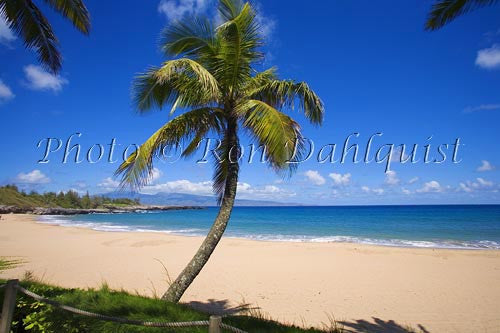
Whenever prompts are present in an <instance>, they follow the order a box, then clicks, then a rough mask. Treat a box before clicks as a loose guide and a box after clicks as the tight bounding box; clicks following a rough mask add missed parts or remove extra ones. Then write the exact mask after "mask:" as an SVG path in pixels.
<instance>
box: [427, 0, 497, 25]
mask: <svg viewBox="0 0 500 333" xmlns="http://www.w3.org/2000/svg"><path fill="white" fill-rule="evenodd" d="M497 2H498V0H438V1H437V2H436V3H435V4H434V5H433V6H432V10H431V12H430V14H429V17H428V19H427V22H426V24H425V28H426V29H427V30H438V29H440V28H442V27H443V26H445V25H446V24H448V23H450V22H451V21H453V20H454V19H456V18H457V17H459V16H461V15H463V14H465V13H468V12H471V11H473V10H476V9H478V8H482V7H486V6H491V5H494V4H496V3H497Z"/></svg>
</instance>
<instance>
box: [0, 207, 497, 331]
mask: <svg viewBox="0 0 500 333" xmlns="http://www.w3.org/2000/svg"><path fill="white" fill-rule="evenodd" d="M36 218H37V216H34V215H4V216H3V218H2V220H0V253H1V255H2V256H13V257H20V258H23V259H25V260H26V261H27V262H26V264H24V265H23V266H21V267H18V268H16V269H13V270H9V271H6V272H4V273H2V274H1V276H2V277H22V276H23V274H24V272H26V271H31V272H32V273H33V274H34V275H35V276H36V277H38V278H42V279H43V280H44V281H45V282H48V283H53V284H57V285H60V286H63V287H80V288H86V287H99V286H100V285H102V283H103V282H107V283H108V284H109V285H110V287H111V288H113V289H121V288H123V289H125V290H127V291H131V292H138V293H140V294H144V295H149V296H152V295H154V294H156V295H160V296H161V294H162V292H164V291H165V290H166V288H167V283H166V274H165V271H164V270H163V268H162V266H161V263H163V264H165V265H166V267H167V269H168V272H169V275H170V276H171V277H172V278H175V276H176V275H177V274H178V273H179V272H180V270H182V268H184V265H185V264H186V263H187V262H188V261H189V259H191V256H192V255H193V254H194V252H195V251H196V249H197V248H198V246H199V244H200V243H201V241H202V239H203V237H186V236H178V235H172V234H166V233H155V232H102V231H96V230H91V229H88V228H79V227H64V228H63V227H60V226H57V225H50V224H44V223H38V222H37V221H36ZM160 262H161V263H160ZM181 301H182V302H184V303H188V304H189V305H191V306H194V307H196V308H199V309H203V310H208V311H209V312H212V313H220V312H224V311H228V310H229V311H230V310H231V309H233V310H234V309H235V308H236V307H238V306H239V305H241V304H243V303H244V304H247V305H246V307H249V308H258V309H259V311H261V312H262V313H264V314H267V315H269V316H271V317H272V318H274V319H277V320H279V321H282V322H288V323H295V324H299V325H301V323H302V322H304V323H305V324H307V325H313V326H321V323H322V322H325V323H326V322H328V316H327V314H328V315H332V316H333V317H335V319H337V320H341V321H357V320H366V321H369V322H373V320H374V319H373V318H380V319H381V320H383V321H391V320H393V321H394V322H396V323H397V324H399V325H402V326H404V325H410V326H412V327H413V328H417V327H418V325H422V326H424V327H425V328H426V329H427V330H428V331H429V332H471V331H472V332H475V331H481V332H495V329H497V328H498V327H499V326H500V314H499V313H498V311H497V309H498V308H500V250H492V249H484V250H474V251H462V250H458V249H429V248H401V247H388V246H377V245H365V244H355V243H311V242H301V243H299V242H276V241H271V242H268V241H259V240H248V239H239V238H227V237H225V238H223V239H222V241H221V243H220V244H219V246H218V247H217V249H216V250H215V252H214V254H213V256H212V257H211V259H210V261H209V262H208V264H207V266H206V267H205V268H204V270H203V271H202V272H201V273H200V275H199V276H198V278H197V279H196V280H195V282H194V283H193V285H192V286H191V287H190V288H189V289H188V291H187V292H186V294H185V295H184V297H183V298H182V300H181Z"/></svg>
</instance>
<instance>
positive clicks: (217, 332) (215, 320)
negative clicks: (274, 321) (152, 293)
mask: <svg viewBox="0 0 500 333" xmlns="http://www.w3.org/2000/svg"><path fill="white" fill-rule="evenodd" d="M221 323H222V317H221V316H210V320H209V321H208V333H221V332H222V331H221V329H220V324H221ZM0 333H3V332H0Z"/></svg>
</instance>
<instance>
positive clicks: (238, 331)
mask: <svg viewBox="0 0 500 333" xmlns="http://www.w3.org/2000/svg"><path fill="white" fill-rule="evenodd" d="M220 327H221V328H225V329H226V330H229V331H231V332H234V333H248V332H247V331H243V330H240V329H239V328H236V327H233V326H230V325H227V324H224V323H221V324H220Z"/></svg>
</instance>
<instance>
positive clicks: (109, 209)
mask: <svg viewBox="0 0 500 333" xmlns="http://www.w3.org/2000/svg"><path fill="white" fill-rule="evenodd" d="M203 208H204V207H200V206H142V205H141V206H126V207H117V206H106V207H104V208H96V209H75V208H60V207H17V206H2V205H0V214H35V215H79V214H109V213H112V214H119V213H131V212H144V211H166V210H184V209H203Z"/></svg>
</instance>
